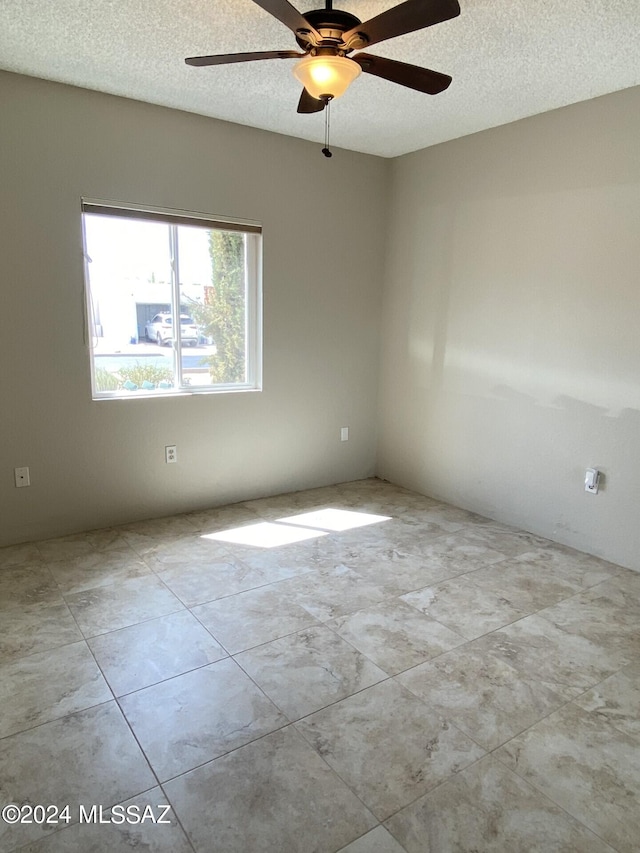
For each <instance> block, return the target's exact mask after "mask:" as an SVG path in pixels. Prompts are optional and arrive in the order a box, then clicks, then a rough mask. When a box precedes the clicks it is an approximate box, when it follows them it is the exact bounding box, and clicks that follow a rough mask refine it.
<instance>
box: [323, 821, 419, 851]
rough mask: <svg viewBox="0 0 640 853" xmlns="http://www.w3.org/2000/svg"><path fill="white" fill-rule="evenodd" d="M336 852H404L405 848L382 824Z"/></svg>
mask: <svg viewBox="0 0 640 853" xmlns="http://www.w3.org/2000/svg"><path fill="white" fill-rule="evenodd" d="M338 853H405V849H404V847H401V846H400V845H399V844H398V842H397V841H396V840H395V838H394V837H393V836H392V835H390V834H389V832H387V830H386V829H385V828H384V827H383V826H377V827H376V828H375V829H372V830H371V832H367V833H366V834H365V835H362V836H361V837H360V838H358V839H357V840H356V841H352V842H351V844H347V846H346V847H343V848H342V850H339V851H338Z"/></svg>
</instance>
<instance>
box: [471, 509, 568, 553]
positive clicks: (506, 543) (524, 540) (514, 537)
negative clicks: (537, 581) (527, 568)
mask: <svg viewBox="0 0 640 853" xmlns="http://www.w3.org/2000/svg"><path fill="white" fill-rule="evenodd" d="M465 536H466V537H467V538H468V539H471V540H472V541H475V542H477V543H478V544H479V543H482V544H484V545H485V546H486V547H487V548H492V549H494V550H495V551H499V552H500V553H501V554H505V555H506V556H507V557H519V556H520V555H521V554H526V553H528V552H530V551H534V550H535V549H536V548H547V547H549V546H550V545H551V546H552V545H553V543H552V542H550V540H549V539H543V538H542V537H541V536H536V535H535V534H534V533H529V532H527V531H526V530H520V529H519V528H517V527H510V526H509V525H507V524H500V523H499V522H497V521H492V520H491V519H490V518H481V517H479V516H476V517H475V518H473V519H471V520H470V523H469V524H468V526H465Z"/></svg>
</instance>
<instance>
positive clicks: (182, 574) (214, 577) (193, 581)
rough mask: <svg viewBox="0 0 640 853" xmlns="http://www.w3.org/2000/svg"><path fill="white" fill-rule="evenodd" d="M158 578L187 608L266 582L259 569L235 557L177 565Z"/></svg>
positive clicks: (262, 584)
mask: <svg viewBox="0 0 640 853" xmlns="http://www.w3.org/2000/svg"><path fill="white" fill-rule="evenodd" d="M158 577H160V578H161V579H162V581H163V582H164V583H166V585H167V586H168V587H169V589H171V590H172V591H173V592H174V593H175V594H176V595H177V596H178V598H179V599H180V600H181V601H182V602H184V604H185V605H186V606H187V607H194V606H195V605H197V604H204V603H205V602H207V601H215V600H216V599H218V598H224V597H225V596H227V595H233V594H234V593H236V592H243V591H244V590H247V589H255V588H256V587H260V586H265V584H266V583H267V579H266V578H265V576H264V575H263V574H262V573H261V572H260V571H258V569H252V568H250V567H249V566H247V565H246V564H245V563H242V562H240V560H235V559H234V558H232V557H228V558H227V559H226V560H224V561H220V562H209V563H191V564H189V565H185V566H175V567H173V568H171V569H168V570H167V571H163V572H161V573H160V574H159V575H158Z"/></svg>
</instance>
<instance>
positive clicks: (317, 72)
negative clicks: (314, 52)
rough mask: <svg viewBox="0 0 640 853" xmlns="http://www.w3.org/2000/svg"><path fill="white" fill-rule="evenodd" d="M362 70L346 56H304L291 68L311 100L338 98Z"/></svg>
mask: <svg viewBox="0 0 640 853" xmlns="http://www.w3.org/2000/svg"><path fill="white" fill-rule="evenodd" d="M361 72H362V69H361V68H360V66H359V65H358V63H357V62H354V61H353V59H347V57H346V56H305V57H304V59H301V60H300V62H297V63H296V64H295V66H294V67H293V74H294V76H295V77H296V78H297V80H299V81H300V83H302V85H303V86H304V88H305V89H306V90H307V92H308V93H309V94H310V95H311V97H312V98H317V99H318V100H321V99H323V98H332V99H334V98H339V97H340V96H341V95H344V93H345V92H346V91H347V89H348V88H349V86H350V85H351V84H352V83H353V81H354V80H355V79H356V77H358V76H359V75H360V73H361Z"/></svg>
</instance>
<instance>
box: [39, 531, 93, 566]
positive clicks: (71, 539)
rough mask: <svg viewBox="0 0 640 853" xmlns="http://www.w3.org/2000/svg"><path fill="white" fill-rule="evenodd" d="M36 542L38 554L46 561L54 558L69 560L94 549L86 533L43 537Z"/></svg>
mask: <svg viewBox="0 0 640 853" xmlns="http://www.w3.org/2000/svg"><path fill="white" fill-rule="evenodd" d="M37 544H38V551H39V552H40V555H41V556H42V558H43V559H44V560H46V561H47V563H51V562H54V561H55V560H70V559H73V557H80V556H82V555H83V554H90V553H91V552H92V551H94V550H95V548H94V545H93V544H92V542H91V541H90V540H89V537H88V536H87V534H86V533H73V534H71V535H70V536H60V537H58V538H57V539H45V540H43V541H41V542H38V543H37Z"/></svg>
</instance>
